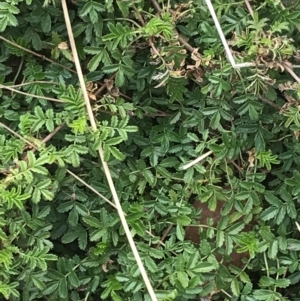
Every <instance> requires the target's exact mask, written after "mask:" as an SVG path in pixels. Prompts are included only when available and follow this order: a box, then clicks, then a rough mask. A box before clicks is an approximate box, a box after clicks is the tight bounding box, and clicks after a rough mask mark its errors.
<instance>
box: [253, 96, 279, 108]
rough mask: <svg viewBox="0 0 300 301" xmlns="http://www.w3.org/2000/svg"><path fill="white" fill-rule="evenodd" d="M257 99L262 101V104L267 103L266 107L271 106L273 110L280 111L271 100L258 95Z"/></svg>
mask: <svg viewBox="0 0 300 301" xmlns="http://www.w3.org/2000/svg"><path fill="white" fill-rule="evenodd" d="M258 98H259V99H260V100H261V101H263V102H265V103H267V104H268V105H270V106H272V107H273V108H275V109H276V110H278V111H279V110H280V107H279V106H278V105H277V104H276V103H274V102H272V101H271V100H269V99H267V98H266V97H264V96H262V95H260V94H258Z"/></svg>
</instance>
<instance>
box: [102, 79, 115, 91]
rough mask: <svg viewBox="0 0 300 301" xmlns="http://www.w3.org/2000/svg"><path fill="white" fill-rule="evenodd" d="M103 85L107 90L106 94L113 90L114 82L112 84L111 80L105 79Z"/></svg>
mask: <svg viewBox="0 0 300 301" xmlns="http://www.w3.org/2000/svg"><path fill="white" fill-rule="evenodd" d="M104 83H105V85H106V89H107V91H108V92H110V91H111V90H112V89H113V87H114V85H115V82H114V80H113V79H105V80H104Z"/></svg>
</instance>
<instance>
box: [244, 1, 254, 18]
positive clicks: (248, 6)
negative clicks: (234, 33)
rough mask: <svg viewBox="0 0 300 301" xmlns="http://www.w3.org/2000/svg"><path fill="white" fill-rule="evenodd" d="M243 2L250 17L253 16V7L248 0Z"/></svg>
mask: <svg viewBox="0 0 300 301" xmlns="http://www.w3.org/2000/svg"><path fill="white" fill-rule="evenodd" d="M245 4H246V6H247V8H248V10H249V13H250V15H251V17H252V18H253V16H254V13H253V9H252V7H251V5H250V3H249V0H245Z"/></svg>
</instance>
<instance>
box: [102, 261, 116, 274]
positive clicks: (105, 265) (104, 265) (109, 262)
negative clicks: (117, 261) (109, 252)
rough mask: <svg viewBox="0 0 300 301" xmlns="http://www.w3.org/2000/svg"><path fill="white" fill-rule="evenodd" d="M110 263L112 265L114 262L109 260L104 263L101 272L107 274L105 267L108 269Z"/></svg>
mask: <svg viewBox="0 0 300 301" xmlns="http://www.w3.org/2000/svg"><path fill="white" fill-rule="evenodd" d="M112 263H114V261H113V260H111V259H109V260H108V261H106V262H105V263H103V264H102V270H103V272H105V273H107V272H108V269H107V267H108V266H109V265H110V264H112Z"/></svg>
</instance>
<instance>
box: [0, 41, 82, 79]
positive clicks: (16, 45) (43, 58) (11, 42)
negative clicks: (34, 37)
mask: <svg viewBox="0 0 300 301" xmlns="http://www.w3.org/2000/svg"><path fill="white" fill-rule="evenodd" d="M0 39H1V40H3V41H5V42H6V43H8V44H10V45H13V46H14V47H17V48H19V49H21V50H23V51H26V52H28V53H30V54H33V55H35V56H37V57H39V58H41V59H42V60H45V61H48V62H50V63H51V64H55V65H57V66H60V67H62V68H64V69H66V70H68V71H70V72H72V73H76V71H75V70H73V69H71V68H69V67H66V66H64V65H62V64H60V63H57V62H55V61H53V60H51V59H49V58H47V57H46V56H44V55H42V54H39V53H36V52H34V51H32V50H29V49H27V48H25V47H22V46H20V45H18V44H16V43H15V42H13V41H10V40H8V39H6V38H4V37H2V36H0Z"/></svg>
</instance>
